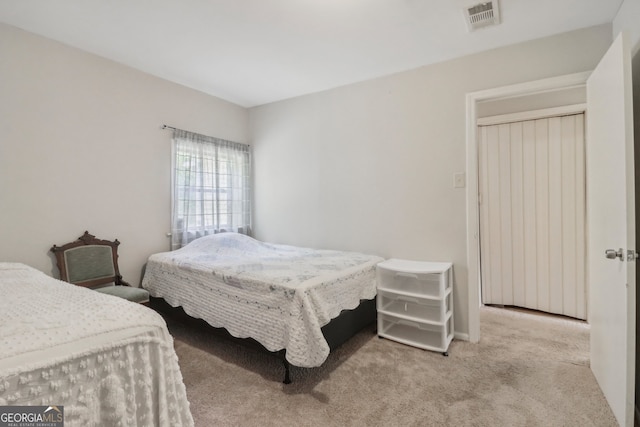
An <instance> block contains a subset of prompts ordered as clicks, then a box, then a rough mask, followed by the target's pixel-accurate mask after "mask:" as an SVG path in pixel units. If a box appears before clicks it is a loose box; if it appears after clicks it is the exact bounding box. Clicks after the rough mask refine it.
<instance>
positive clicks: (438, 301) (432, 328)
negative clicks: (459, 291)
mask: <svg viewBox="0 0 640 427" xmlns="http://www.w3.org/2000/svg"><path fill="white" fill-rule="evenodd" d="M376 278H377V285H378V298H377V308H378V335H379V336H380V337H384V338H388V339H391V340H394V341H398V342H401V343H403V344H408V345H411V346H414V347H418V348H422V349H426V350H433V351H440V352H442V353H443V354H444V355H445V356H446V355H448V353H447V351H448V348H449V344H450V343H451V340H452V339H453V331H454V329H453V268H452V264H451V263H448V262H422V261H408V260H400V259H389V260H387V261H384V262H381V263H380V264H378V266H377V273H376Z"/></svg>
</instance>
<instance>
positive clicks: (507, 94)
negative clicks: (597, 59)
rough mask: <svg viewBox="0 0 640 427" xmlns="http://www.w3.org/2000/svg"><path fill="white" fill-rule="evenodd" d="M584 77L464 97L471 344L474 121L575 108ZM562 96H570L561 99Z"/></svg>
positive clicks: (474, 323) (473, 333) (476, 246)
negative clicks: (545, 102) (546, 101)
mask: <svg viewBox="0 0 640 427" xmlns="http://www.w3.org/2000/svg"><path fill="white" fill-rule="evenodd" d="M588 77H589V73H588V72H585V73H576V74H570V75H566V76H560V77H554V78H550V79H544V80H538V81H534V82H528V83H523V84H518V85H512V86H505V87H501V88H495V89H489V90H484V91H479V92H474V93H470V94H467V100H466V101H467V102H466V104H467V115H466V123H467V153H466V158H467V164H466V169H467V180H468V182H467V184H468V185H467V260H468V277H469V283H468V285H469V287H468V295H469V299H468V301H469V307H468V311H469V341H471V342H478V341H479V339H480V314H479V310H480V305H481V299H480V284H481V281H480V219H479V198H478V194H479V191H478V190H479V188H478V163H477V159H478V151H477V150H478V146H477V138H476V137H477V122H478V118H479V117H485V116H488V115H510V114H521V115H522V114H526V113H525V112H526V111H530V110H532V109H535V108H547V107H551V106H549V105H542V104H540V102H541V100H542V99H555V101H554V102H556V106H555V107H553V108H559V109H562V108H565V107H562V106H560V105H562V103H563V102H564V103H565V104H564V105H567V104H576V103H577V102H576V99H575V98H573V97H572V96H576V94H582V95H580V96H583V94H584V91H585V84H586V81H587V78H588ZM563 94H564V95H567V94H573V95H569V96H566V97H565V98H563V97H562V95H563ZM562 100H563V101H562ZM558 111H560V110H558ZM574 112H575V111H574ZM525 119H526V118H525Z"/></svg>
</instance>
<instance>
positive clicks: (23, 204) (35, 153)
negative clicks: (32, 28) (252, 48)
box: [0, 24, 249, 285]
mask: <svg viewBox="0 0 640 427" xmlns="http://www.w3.org/2000/svg"><path fill="white" fill-rule="evenodd" d="M0 58H2V60H1V61H0V242H1V243H0V260H2V261H17V262H24V263H26V264H29V265H31V266H33V267H35V268H37V269H40V270H42V271H44V272H45V273H48V274H51V275H54V276H56V277H57V275H58V271H57V268H56V267H55V263H54V262H53V259H52V258H51V257H50V254H49V253H48V251H49V248H50V247H51V246H52V245H53V244H54V243H55V244H63V243H66V242H68V241H71V240H75V239H76V238H77V237H79V236H80V235H81V234H82V233H83V232H84V231H85V230H89V231H90V232H91V233H93V234H95V235H96V236H98V237H101V238H105V239H114V238H118V239H119V240H120V242H121V245H120V250H119V252H120V267H121V273H122V274H123V276H124V278H125V280H127V281H129V282H131V283H132V284H135V285H137V284H139V281H140V275H141V270H142V267H143V265H144V263H145V261H146V259H147V257H148V256H149V255H150V254H152V253H155V252H160V251H165V250H168V247H169V242H168V239H167V237H166V236H165V233H166V232H167V231H168V230H169V221H170V212H169V210H170V189H169V187H170V161H171V160H170V154H171V153H170V140H171V133H170V132H169V131H167V130H160V126H161V125H162V124H168V125H171V126H176V127H179V128H184V129H189V130H192V131H195V132H200V133H204V134H208V135H213V136H217V137H220V138H225V139H230V140H234V141H238V142H248V130H249V125H248V112H247V110H246V109H244V108H242V107H239V106H237V105H234V104H230V103H228V102H225V101H222V100H220V99H217V98H214V97H211V96H208V95H205V94H202V93H200V92H197V91H194V90H191V89H188V88H185V87H183V86H179V85H176V84H173V83H169V82H167V81H164V80H161V79H158V78H155V77H152V76H150V75H148V74H144V73H142V72H139V71H136V70H133V69H131V68H128V67H125V66H122V65H120V64H118V63H115V62H112V61H108V60H105V59H103V58H100V57H97V56H94V55H91V54H88V53H85V52H82V51H80V50H77V49H74V48H70V47H68V46H64V45H61V44H59V43H56V42H53V41H51V40H48V39H45V38H42V37H39V36H35V35H33V34H30V33H27V32H24V31H21V30H18V29H16V28H13V27H9V26H6V25H3V24H0Z"/></svg>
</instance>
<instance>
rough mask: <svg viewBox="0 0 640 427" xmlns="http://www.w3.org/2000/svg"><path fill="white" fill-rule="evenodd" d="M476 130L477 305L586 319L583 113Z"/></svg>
mask: <svg viewBox="0 0 640 427" xmlns="http://www.w3.org/2000/svg"><path fill="white" fill-rule="evenodd" d="M478 132H479V173H480V176H479V186H480V201H481V206H480V233H481V235H480V245H481V246H480V251H481V263H480V266H481V280H482V301H483V303H485V304H500V305H514V306H519V307H526V308H531V309H536V310H541V311H545V312H549V313H556V314H562V315H567V316H571V317H576V318H579V319H586V316H587V310H586V291H585V289H586V287H585V286H586V284H585V255H586V254H585V169H584V167H585V166H584V165H585V157H584V114H576V115H569V116H563V117H552V118H542V119H538V120H528V121H523V122H516V123H506V124H497V125H490V126H479V127H478Z"/></svg>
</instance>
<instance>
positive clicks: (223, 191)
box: [171, 129, 251, 250]
mask: <svg viewBox="0 0 640 427" xmlns="http://www.w3.org/2000/svg"><path fill="white" fill-rule="evenodd" d="M172 170H173V174H172V187H173V197H172V204H173V209H172V215H171V249H172V250H173V249H178V248H180V247H182V246H184V245H186V244H187V243H189V242H191V241H192V240H194V239H197V238H198V237H202V236H206V235H208V234H213V233H219V232H224V231H234V232H238V233H243V234H250V233H251V187H250V181H251V180H250V175H251V153H250V150H249V146H248V145H245V144H239V143H237V142H231V141H225V140H223V139H218V138H213V137H209V136H205V135H199V134H195V133H191V132H187V131H183V130H180V129H176V130H174V132H173V167H172Z"/></svg>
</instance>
